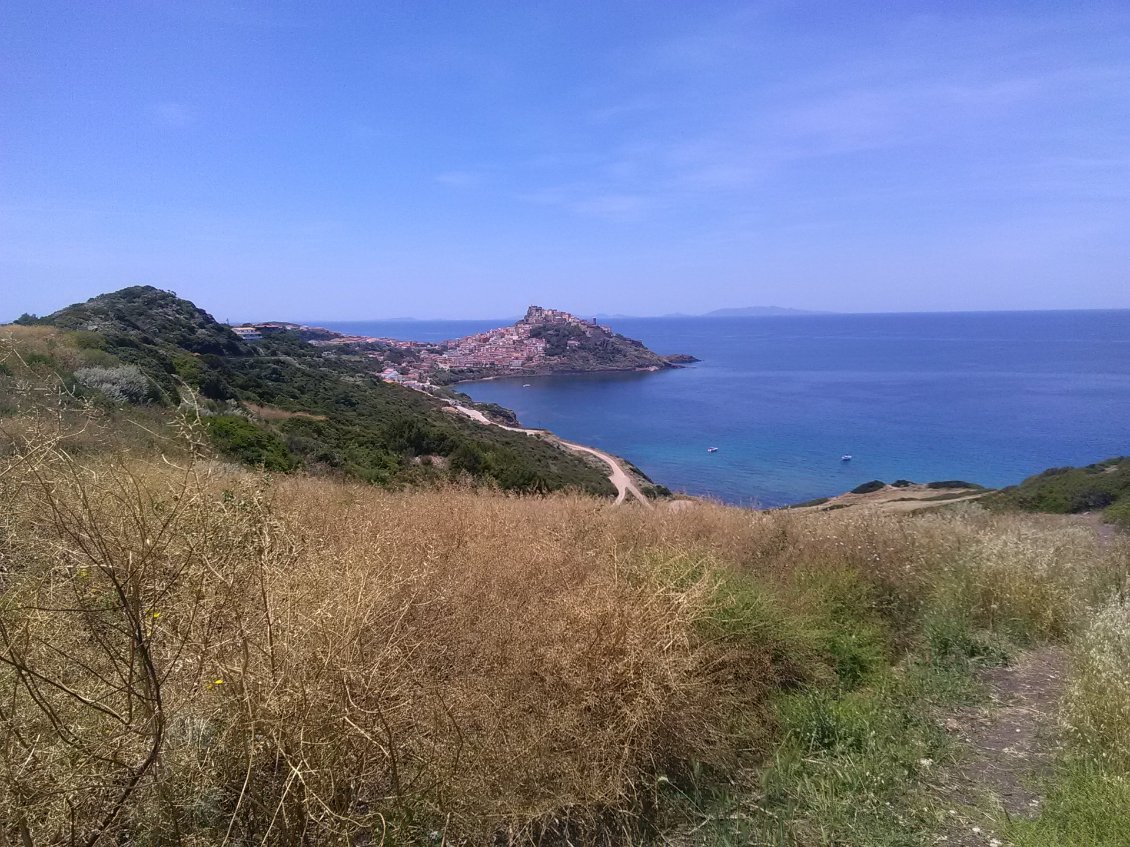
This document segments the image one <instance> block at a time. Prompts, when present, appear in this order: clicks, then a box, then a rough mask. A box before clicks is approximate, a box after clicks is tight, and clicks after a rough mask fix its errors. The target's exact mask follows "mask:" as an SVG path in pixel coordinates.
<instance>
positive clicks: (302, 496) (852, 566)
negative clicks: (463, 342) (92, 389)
mask: <svg viewBox="0 0 1130 847" xmlns="http://www.w3.org/2000/svg"><path fill="white" fill-rule="evenodd" d="M26 418H27V416H26V415H25V416H23V417H19V418H17V417H14V416H13V417H9V419H8V422H9V423H11V422H13V421H16V420H25V419H26ZM39 424H40V425H39V427H38V428H35V427H28V428H25V430H24V431H23V432H22V435H24V436H26V438H17V439H15V440H14V441H13V442H11V443H9V444H7V445H6V447H5V449H4V450H2V451H0V456H3V459H2V460H0V561H3V562H5V563H8V564H7V565H6V570H5V575H4V583H3V591H2V594H0V623H2V627H0V703H3V713H2V714H0V720H3V721H5V724H6V730H7V733H6V737H7V738H8V739H9V741H8V744H7V746H6V747H4V748H3V750H2V751H0V755H2V756H3V771H2V772H3V774H4V777H3V780H2V781H0V820H3V821H4V822H5V823H4V824H3V825H4V826H6V827H7V829H6V830H5V831H4V833H3V834H4V836H5V838H7V839H8V840H11V841H18V840H19V839H20V838H21V837H22V835H23V833H22V832H21V828H23V829H24V830H26V832H27V834H28V836H29V837H30V838H31V839H32V843H39V842H41V841H43V840H45V839H46V838H47V837H48V835H49V834H50V833H56V832H62V833H64V837H67V836H66V833H68V832H69V830H70V828H72V827H74V828H75V831H76V837H79V838H81V837H83V836H89V834H90V833H91V832H93V831H94V830H95V829H96V828H97V827H99V826H102V825H103V824H104V825H105V827H106V830H107V832H108V833H109V834H110V835H112V836H114V837H117V838H119V839H127V840H130V841H135V842H147V843H157V842H162V841H168V840H176V839H181V840H189V841H194V842H195V843H219V842H221V841H223V840H224V838H225V837H228V836H230V837H231V838H234V839H235V840H236V841H237V842H240V843H243V842H251V841H261V840H266V841H268V842H271V843H282V844H299V843H315V844H320V843H341V842H342V841H344V840H348V839H353V840H355V841H356V840H360V841H364V840H366V839H371V840H372V841H373V842H376V841H377V840H379V838H380V837H381V836H382V835H385V836H387V837H389V838H391V839H392V840H393V841H399V842H415V841H428V840H429V839H430V840H432V841H435V840H442V839H443V838H444V837H446V838H447V839H448V840H452V841H466V842H468V843H483V842H486V841H490V840H501V841H506V840H510V841H515V842H520V841H524V840H527V839H530V840H535V839H538V838H544V837H549V838H551V839H552V838H554V837H558V836H560V837H567V838H568V839H569V840H570V841H571V842H572V843H583V842H588V841H592V842H597V841H599V842H602V843H604V842H607V841H608V840H611V839H615V838H621V837H630V838H632V839H635V840H647V839H649V838H652V837H654V836H655V835H656V834H657V833H659V832H665V833H667V834H668V835H669V837H672V838H675V837H679V834H680V833H683V834H684V835H685V836H686V837H687V838H692V836H690V835H689V834H688V833H689V832H690V831H691V830H692V829H693V830H695V834H696V835H697V836H698V837H700V838H701V837H706V836H709V839H710V840H712V841H716V842H726V841H730V842H733V843H750V842H753V843H779V844H845V843H850V844H859V845H866V844H890V845H894V844H907V845H909V844H920V843H926V841H927V840H928V838H929V833H931V832H932V831H933V830H934V829H935V828H936V827H937V826H938V825H939V819H938V816H939V813H940V810H938V809H936V808H933V807H932V806H931V793H930V788H929V785H930V774H931V771H930V767H931V766H930V765H929V764H926V762H929V761H936V762H940V761H942V760H944V759H945V757H946V756H948V755H950V751H949V750H948V749H947V747H946V745H945V743H944V741H943V740H942V739H941V738H940V735H939V733H938V731H937V728H936V726H935V724H934V723H933V722H932V720H931V714H932V712H931V710H932V709H935V708H938V707H939V705H940V704H944V703H945V702H949V701H952V700H954V699H955V698H961V697H966V696H968V694H969V691H968V687H967V683H966V682H964V681H963V680H964V679H965V674H966V672H967V669H968V667H969V664H970V662H975V661H986V660H992V661H997V660H999V659H1000V657H1001V655H1002V645H1007V644H1009V643H1019V644H1023V643H1027V642H1032V641H1037V640H1040V639H1048V638H1050V639H1065V638H1068V639H1069V638H1073V637H1075V634H1076V633H1077V632H1079V631H1080V625H1081V623H1082V622H1084V621H1086V620H1087V618H1088V615H1089V610H1090V609H1092V608H1095V607H1099V606H1102V605H1103V604H1105V603H1106V602H1107V598H1108V597H1109V596H1110V591H1111V589H1112V588H1113V587H1115V586H1117V585H1118V584H1120V580H1124V579H1125V574H1126V569H1127V561H1128V559H1127V557H1128V551H1127V547H1126V545H1125V544H1124V543H1122V542H1119V541H1116V542H1115V543H1113V544H1109V545H1106V546H1103V545H1101V544H1099V543H1097V542H1096V540H1095V539H1094V538H1093V537H1092V536H1091V535H1090V534H1088V533H1087V532H1085V531H1084V530H1082V529H1079V528H1067V529H1049V528H1046V527H1043V526H1042V525H1041V524H1040V523H1039V522H1038V521H1033V520H1030V519H1028V518H1025V517H1022V516H1009V515H990V514H986V513H984V512H982V511H979V510H965V511H958V512H956V513H954V514H949V515H939V514H935V515H928V516H922V517H917V518H905V517H898V516H891V515H879V514H864V513H859V514H851V513H844V512H837V513H832V514H825V515H809V516H800V515H793V514H790V513H787V512H785V513H753V512H748V511H743V510H737V509H728V508H723V507H718V506H711V505H696V506H695V507H694V508H693V509H684V510H678V511H666V510H655V511H652V512H644V511H642V510H633V509H607V508H604V509H602V508H599V504H598V503H597V502H596V501H594V500H592V499H589V498H587V497H583V496H558V497H553V498H512V497H505V496H501V495H498V494H489V493H486V494H484V493H481V492H479V493H476V492H475V491H472V490H470V489H466V488H458V487H455V488H448V489H444V490H419V491H401V492H390V491H383V490H380V489H376V488H373V487H371V486H360V485H349V484H346V485H343V484H340V483H330V482H328V481H324V480H318V479H313V478H302V477H285V476H283V477H275V478H274V480H271V479H269V478H265V477H261V476H258V475H256V474H253V473H250V472H242V471H234V470H232V469H231V468H230V467H223V466H216V465H213V464H211V463H209V462H208V461H207V460H204V459H197V460H195V461H191V460H190V459H189V456H190V454H191V450H190V449H188V447H186V448H185V449H183V450H182V451H181V452H180V453H179V454H178V455H179V457H180V458H179V459H177V460H175V461H171V462H166V461H162V460H159V459H158V458H157V457H156V456H155V454H154V453H153V452H152V451H151V450H148V449H147V448H145V446H144V445H142V444H130V445H127V446H128V447H129V453H128V454H120V453H117V454H112V453H102V454H99V453H96V452H91V451H86V452H84V453H81V454H80V455H78V456H77V457H76V456H75V455H74V453H73V451H72V450H71V449H70V444H71V442H70V441H69V440H68V439H64V440H62V441H60V440H58V437H57V433H56V432H55V431H53V430H52V428H51V426H50V425H49V421H48V420H47V419H46V417H45V416H43V415H41V416H40V418H39ZM103 426H106V427H108V428H111V427H109V424H106V423H104V422H102V421H101V420H100V419H98V418H95V419H93V420H90V421H87V422H86V432H85V437H87V438H89V439H93V441H92V443H97V438H98V436H99V430H100V429H101V428H102V427H103ZM167 437H168V438H169V439H175V437H176V435H175V434H174V433H170V434H168V436H167ZM181 437H183V438H187V439H191V438H192V437H193V430H192V429H191V428H190V429H189V430H188V431H187V432H186V433H184V434H183V435H182V436H181ZM171 443H172V441H170V444H171ZM164 452H166V453H167V454H170V453H171V451H170V450H165V451H164ZM1112 614H1116V613H1112ZM1119 614H1120V613H1119ZM1108 629H1109V632H1108V631H1107V630H1104V631H1103V633H1105V634H1103V633H1098V634H1093V635H1092V636H1088V637H1092V638H1094V639H1097V641H1096V643H1098V644H1100V645H1102V649H1106V650H1108V649H1109V648H1110V643H1111V642H1110V639H1111V638H1112V637H1114V636H1111V635H1110V632H1117V631H1118V630H1117V627H1113V628H1108ZM1096 655H1098V654H1096ZM1104 667H1105V665H1104ZM1115 667H1119V668H1121V666H1117V665H1116V666H1115ZM1081 679H1083V677H1081ZM1097 679H1098V678H1097ZM1107 682H1108V680H1106V678H1105V677H1104V678H1101V679H1099V683H1102V684H1106V683H1107ZM1081 684H1082V683H1081ZM1097 684H1098V683H1096V685H1097ZM1096 690H1097V689H1096ZM158 695H159V696H158ZM1087 702H1088V703H1090V704H1091V705H1092V706H1093V708H1092V709H1091V711H1090V712H1089V713H1088V715H1089V717H1087V721H1089V723H1086V724H1085V725H1084V724H1083V723H1081V722H1080V723H1079V726H1080V727H1081V730H1080V732H1081V734H1082V736H1085V737H1088V738H1096V739H1097V738H1107V737H1117V733H1118V732H1120V731H1124V730H1125V728H1126V724H1125V720H1126V718H1125V716H1121V717H1120V714H1121V713H1120V712H1119V711H1118V710H1119V709H1120V708H1121V706H1119V703H1121V702H1123V701H1122V700H1120V699H1117V698H1116V699H1115V700H1113V701H1109V705H1102V704H1101V703H1099V702H1098V701H1096V700H1094V698H1088V699H1087ZM1107 702H1108V701H1103V703H1107ZM1081 720H1082V719H1081V718H1080V721H1081ZM60 728H65V730H61V729H60ZM1102 733H1106V734H1105V735H1103V734H1102ZM1112 733H1113V735H1112ZM154 749H156V751H157V753H156V758H152V757H151V755H150V753H151V752H152V751H153V750H154ZM154 762H159V766H158V765H155V764H154ZM1113 766H1114V765H1113V764H1108V767H1113ZM1118 767H1124V765H1118ZM135 777H136V778H137V779H138V783H137V787H136V788H135V789H129V786H130V784H131V780H132V779H133V778H135ZM1104 778H1105V777H1104ZM1103 784H1106V783H1103ZM122 798H124V799H122ZM119 801H120V805H119ZM115 810H116V811H115ZM110 812H114V814H113V815H112V816H110V817H108V815H109V813H110ZM1052 825H1053V824H1051V823H1049V824H1048V826H1052ZM430 833H435V835H434V836H433V835H430ZM1065 843H1070V842H1065ZM1097 843H1102V842H1101V841H1100V842H1097Z"/></svg>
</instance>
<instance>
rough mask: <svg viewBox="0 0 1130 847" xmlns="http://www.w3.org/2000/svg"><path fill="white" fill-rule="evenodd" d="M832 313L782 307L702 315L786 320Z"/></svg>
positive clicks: (761, 307) (760, 307) (745, 308)
mask: <svg viewBox="0 0 1130 847" xmlns="http://www.w3.org/2000/svg"><path fill="white" fill-rule="evenodd" d="M830 314H833V313H832V312H813V311H810V310H808V309H786V308H785V307H783V306H741V307H738V308H734V309H715V310H714V311H712V312H706V313H705V314H703V315H702V317H704V318H771V317H772V318H777V317H780V318H786V317H794V316H796V315H830Z"/></svg>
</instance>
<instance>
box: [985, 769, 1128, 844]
mask: <svg viewBox="0 0 1130 847" xmlns="http://www.w3.org/2000/svg"><path fill="white" fill-rule="evenodd" d="M1006 835H1007V837H1008V838H1009V840H1010V841H1011V842H1012V843H1013V844H1015V845H1016V847H1125V846H1126V844H1127V843H1130V776H1128V775H1127V774H1125V773H1120V772H1118V771H1116V770H1114V769H1110V768H1106V767H1104V766H1103V765H1101V764H1099V763H1097V762H1095V761H1094V760H1090V761H1088V760H1078V761H1070V760H1068V761H1065V762H1063V763H1062V764H1061V765H1060V767H1059V769H1058V770H1057V771H1056V774H1055V776H1054V779H1053V783H1052V786H1051V790H1050V792H1049V794H1048V797H1047V799H1046V801H1045V802H1044V806H1043V808H1042V810H1041V812H1040V815H1039V816H1038V817H1037V818H1036V819H1035V820H1031V821H1012V822H1011V823H1010V824H1009V826H1008V827H1007V829H1006Z"/></svg>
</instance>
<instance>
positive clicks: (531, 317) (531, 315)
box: [519, 306, 596, 326]
mask: <svg viewBox="0 0 1130 847" xmlns="http://www.w3.org/2000/svg"><path fill="white" fill-rule="evenodd" d="M519 323H524V324H544V323H568V324H582V325H585V326H596V318H593V319H592V320H588V321H586V320H584V319H582V318H578V317H577V316H576V315H571V314H569V313H568V312H563V311H562V310H561V309H546V308H543V307H542V306H530V308H528V309H526V316H525V317H524V318H522V320H520V321H519Z"/></svg>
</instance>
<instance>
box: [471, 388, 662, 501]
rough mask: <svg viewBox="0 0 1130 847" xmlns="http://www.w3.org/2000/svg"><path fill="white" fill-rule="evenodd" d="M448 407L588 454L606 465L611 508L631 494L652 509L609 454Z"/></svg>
mask: <svg viewBox="0 0 1130 847" xmlns="http://www.w3.org/2000/svg"><path fill="white" fill-rule="evenodd" d="M450 405H451V408H453V409H455V411H457V412H459V413H460V414H462V415H466V416H467V417H469V418H470V419H471V420H473V421H478V422H479V423H481V424H486V425H487V426H497V427H499V428H501V429H506V430H509V431H510V432H524V433H525V434H526V435H541V436H545V437H547V438H549V439H550V440H551V441H553V442H554V443H555V444H559V445H561V446H562V447H564V448H565V449H566V450H572V451H573V452H574V453H588V454H589V455H590V456H595V457H596V458H598V459H600V460H601V461H602V462H604V463H605V464H606V465H608V468H609V471H610V473H609V474H608V481H609V482H611V483H612V484H613V485H614V486H616V500H615V502H614V503H613V504H612V505H613V506H619V505H620V504H621V503H623V502H624V501H625V500H627V498H628V495H629V494H631V495H632V496H633V497H635V498H636V500H638V501H639V502H640V503H643V505H644V506H645V507H646V508H648V509H651V508H654V507H653V506H652V504H651V501H650V500H648V499H647V497H645V496H644V494H643V492H642V491H640V489H639V486H637V485H636V484H635V483H634V482H633V481H632V477H631V476H630V475H629V474H628V472H627V471H626V470H624V466H623V465H622V464H620V462H619V461H618V460H617V459H616V457H614V456H612V455H611V454H609V453H605V452H604V451H603V450H597V449H596V448H595V447H586V446H585V445H583V444H574V443H573V442H572V441H566V440H565V439H563V438H559V437H558V436H556V435H554V434H553V433H551V432H549V431H548V430H544V429H524V428H523V427H520V426H506V425H505V424H500V423H496V422H495V421H492V420H491V419H490V418H488V417H487V416H486V415H484V414H483V413H482V412H480V411H479V410H478V409H470V408H468V407H466V406H462V405H460V404H459V403H454V402H453V403H451V404H450Z"/></svg>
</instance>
